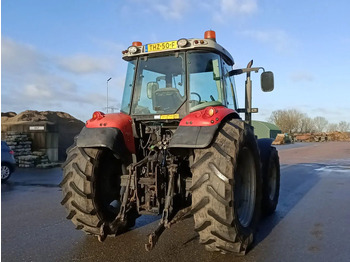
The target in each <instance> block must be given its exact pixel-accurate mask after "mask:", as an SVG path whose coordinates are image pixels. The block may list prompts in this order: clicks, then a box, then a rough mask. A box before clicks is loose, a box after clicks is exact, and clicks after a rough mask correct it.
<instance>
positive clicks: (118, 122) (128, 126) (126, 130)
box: [86, 111, 136, 154]
mask: <svg viewBox="0 0 350 262" xmlns="http://www.w3.org/2000/svg"><path fill="white" fill-rule="evenodd" d="M86 127H87V128H104V127H114V128H118V129H119V130H120V131H121V132H122V134H123V136H124V141H125V146H126V148H127V149H128V150H129V151H130V152H131V153H133V154H135V153H136V150H135V140H134V136H133V134H132V120H131V117H130V116H129V115H126V114H123V113H115V114H104V113H102V112H99V111H97V112H95V113H94V114H93V117H92V118H91V119H90V120H88V121H87V122H86Z"/></svg>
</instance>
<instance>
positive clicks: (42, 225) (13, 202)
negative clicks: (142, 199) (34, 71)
mask: <svg viewBox="0 0 350 262" xmlns="http://www.w3.org/2000/svg"><path fill="white" fill-rule="evenodd" d="M279 153H280V158H281V163H282V168H281V171H282V177H281V194H280V202H279V205H278V207H277V211H276V213H275V214H274V215H272V216H270V217H268V218H266V219H264V220H263V221H262V222H261V225H260V227H259V231H258V233H257V236H256V241H255V244H254V247H253V249H252V250H251V251H250V252H249V253H248V254H247V255H246V256H244V257H232V255H222V254H220V253H209V252H206V251H205V250H204V247H203V246H201V245H199V244H198V237H197V234H196V233H195V232H194V231H193V219H191V218H190V219H187V220H185V221H183V222H182V223H179V224H176V225H175V226H173V227H172V228H171V229H170V230H168V231H165V233H164V234H163V235H162V237H161V239H160V242H159V243H158V245H157V246H156V248H155V249H154V250H153V251H152V252H151V253H147V252H146V251H144V243H145V241H146V236H147V234H148V233H150V232H151V231H152V230H153V229H154V228H155V227H156V225H157V223H158V222H157V220H156V219H157V218H155V217H141V218H140V219H138V221H137V225H136V228H134V229H133V230H131V231H129V232H127V233H126V234H123V235H120V236H118V237H116V238H108V239H107V240H106V241H105V242H104V243H99V242H98V241H97V239H96V238H94V237H91V236H86V235H85V234H83V233H82V232H81V231H77V230H74V227H73V224H72V223H71V222H70V221H68V220H66V219H65V216H66V213H65V210H64V209H63V208H62V207H61V206H60V204H59V202H60V200H61V192H60V189H59V188H58V187H57V184H58V183H59V182H60V179H61V170H60V169H59V168H55V169H51V170H35V169H31V170H24V169H19V170H18V171H17V172H16V173H14V174H13V177H11V178H10V180H9V181H8V183H7V184H3V185H2V187H1V197H2V199H1V211H2V213H1V242H2V245H1V258H2V261H151V260H153V261H217V262H219V261H232V260H234V261H350V249H349V235H350V226H349V222H350V143H345V142H343V143H333V142H328V143H316V144H303V146H301V147H300V146H296V147H295V146H293V147H291V148H289V147H279Z"/></svg>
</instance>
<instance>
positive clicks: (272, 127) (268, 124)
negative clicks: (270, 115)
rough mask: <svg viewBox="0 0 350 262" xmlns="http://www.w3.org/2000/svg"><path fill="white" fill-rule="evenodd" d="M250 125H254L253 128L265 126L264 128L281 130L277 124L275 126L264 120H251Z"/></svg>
mask: <svg viewBox="0 0 350 262" xmlns="http://www.w3.org/2000/svg"><path fill="white" fill-rule="evenodd" d="M252 125H253V126H254V128H257V127H260V128H262V127H265V128H268V129H270V130H276V131H281V129H280V128H279V127H278V126H276V125H274V124H272V123H268V122H264V121H255V120H253V121H252Z"/></svg>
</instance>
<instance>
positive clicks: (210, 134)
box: [169, 106, 239, 149]
mask: <svg viewBox="0 0 350 262" xmlns="http://www.w3.org/2000/svg"><path fill="white" fill-rule="evenodd" d="M229 115H232V116H233V117H235V118H239V116H238V114H237V112H236V111H234V110H233V109H229V108H226V107H224V106H216V107H213V106H210V107H207V108H205V109H202V110H198V111H195V112H192V113H190V114H188V115H187V116H185V117H184V118H183V119H182V120H181V122H180V124H179V126H178V128H177V129H176V131H175V133H174V135H173V137H172V139H171V140H170V142H169V148H170V149H172V148H173V149H174V148H205V147H207V146H209V145H210V143H211V141H212V140H213V138H214V135H215V133H216V130H217V129H218V128H219V126H220V124H221V122H222V121H223V120H224V118H226V117H227V116H229Z"/></svg>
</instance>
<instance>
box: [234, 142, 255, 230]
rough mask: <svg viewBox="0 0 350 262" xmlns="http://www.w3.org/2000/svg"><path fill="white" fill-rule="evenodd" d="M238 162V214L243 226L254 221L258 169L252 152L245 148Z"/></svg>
mask: <svg viewBox="0 0 350 262" xmlns="http://www.w3.org/2000/svg"><path fill="white" fill-rule="evenodd" d="M238 161H239V163H238V169H237V175H238V176H237V179H236V189H235V199H236V202H237V204H238V206H237V216H238V220H239V222H240V224H241V225H242V226H243V227H248V226H249V225H250V223H251V221H252V218H253V215H254V209H255V198H256V196H255V195H256V169H255V161H254V157H253V155H252V153H251V152H250V150H249V149H248V148H243V150H242V152H241V155H240V158H239V160H238Z"/></svg>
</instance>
